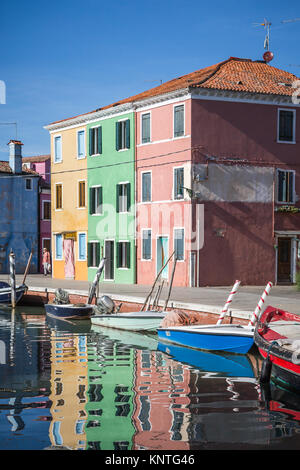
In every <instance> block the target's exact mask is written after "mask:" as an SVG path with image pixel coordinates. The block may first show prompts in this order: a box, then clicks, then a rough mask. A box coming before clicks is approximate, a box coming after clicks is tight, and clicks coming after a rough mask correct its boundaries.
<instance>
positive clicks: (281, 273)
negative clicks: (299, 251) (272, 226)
mask: <svg viewBox="0 0 300 470" xmlns="http://www.w3.org/2000/svg"><path fill="white" fill-rule="evenodd" d="M277 266H278V267H277V281H278V282H291V239H290V238H279V239H278V265H277Z"/></svg>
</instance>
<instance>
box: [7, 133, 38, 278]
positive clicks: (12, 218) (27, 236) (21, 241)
mask: <svg viewBox="0 0 300 470" xmlns="http://www.w3.org/2000/svg"><path fill="white" fill-rule="evenodd" d="M8 145H9V161H1V162H0V200H1V210H0V227H1V232H0V273H1V274H5V273H9V253H10V251H11V250H12V251H13V252H14V254H15V264H16V273H17V274H22V273H24V271H25V269H26V266H27V262H28V258H29V255H30V252H32V259H31V264H30V272H31V273H36V272H37V271H38V232H39V216H38V213H39V178H40V177H39V174H38V173H36V172H35V171H33V170H30V169H28V168H25V167H24V168H23V167H22V145H23V144H22V142H21V141H19V140H10V142H9V143H8Z"/></svg>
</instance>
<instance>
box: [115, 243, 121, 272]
mask: <svg viewBox="0 0 300 470" xmlns="http://www.w3.org/2000/svg"><path fill="white" fill-rule="evenodd" d="M121 258H122V243H120V242H117V260H116V262H117V268H120V267H121Z"/></svg>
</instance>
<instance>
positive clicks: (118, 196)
mask: <svg viewBox="0 0 300 470" xmlns="http://www.w3.org/2000/svg"><path fill="white" fill-rule="evenodd" d="M120 187H121V186H120V185H119V184H117V186H116V212H119V199H120Z"/></svg>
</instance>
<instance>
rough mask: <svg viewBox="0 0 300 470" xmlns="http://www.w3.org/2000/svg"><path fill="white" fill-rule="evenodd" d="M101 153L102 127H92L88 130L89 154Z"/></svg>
mask: <svg viewBox="0 0 300 470" xmlns="http://www.w3.org/2000/svg"><path fill="white" fill-rule="evenodd" d="M101 153H102V127H101V126H99V127H92V128H91V129H90V130H89V154H90V155H99V154H101Z"/></svg>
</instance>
